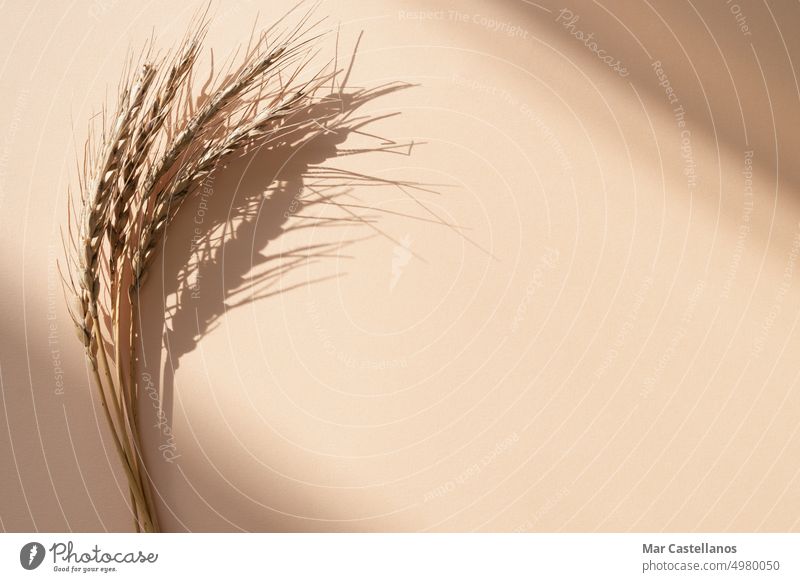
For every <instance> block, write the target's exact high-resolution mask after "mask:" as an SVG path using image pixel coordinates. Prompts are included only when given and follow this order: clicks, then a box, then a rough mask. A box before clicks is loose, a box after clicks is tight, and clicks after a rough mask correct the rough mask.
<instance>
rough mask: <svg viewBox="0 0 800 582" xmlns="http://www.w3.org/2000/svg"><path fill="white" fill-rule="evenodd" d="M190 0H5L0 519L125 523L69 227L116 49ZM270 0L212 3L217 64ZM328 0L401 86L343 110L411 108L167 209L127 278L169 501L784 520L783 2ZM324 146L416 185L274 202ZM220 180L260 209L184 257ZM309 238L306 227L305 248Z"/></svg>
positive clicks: (376, 66) (790, 447)
mask: <svg viewBox="0 0 800 582" xmlns="http://www.w3.org/2000/svg"><path fill="white" fill-rule="evenodd" d="M201 5H202V3H199V2H185V3H162V2H158V3H157V2H143V3H139V2H136V3H134V2H118V1H116V0H92V1H76V2H55V1H53V0H48V1H45V2H19V1H17V2H5V3H3V4H2V6H0V14H2V17H1V18H0V39H2V40H0V46H2V50H1V51H0V249H2V252H0V261H1V264H0V266H1V267H2V271H1V272H2V279H1V280H0V285H2V292H1V293H0V334H1V335H0V381H2V401H0V404H1V405H2V414H0V464H2V471H0V528H2V529H4V530H7V531H20V530H22V531H24V530H43V531H45V530H46V531H62V530H101V531H102V530H110V531H117V530H129V529H130V528H131V522H130V519H129V517H128V515H127V514H126V509H125V504H126V500H127V494H126V492H125V486H124V478H123V476H122V473H121V470H120V468H119V466H118V463H117V461H116V459H115V457H114V455H113V450H112V449H111V448H110V447H109V446H107V445H104V443H107V442H108V440H107V437H108V431H107V429H106V427H105V426H104V425H103V419H102V416H101V415H100V413H99V409H98V405H97V401H96V398H95V397H94V392H93V390H92V388H91V385H90V382H89V376H88V374H87V370H86V367H85V365H84V361H83V358H82V355H81V348H80V346H79V344H78V342H77V340H76V339H75V336H74V335H73V332H72V328H71V324H70V322H69V319H68V318H67V316H66V312H65V309H64V305H63V300H62V295H61V290H60V287H59V284H58V273H57V271H56V260H57V259H58V258H59V257H60V254H61V246H60V238H59V228H60V227H61V225H62V224H63V222H64V218H65V208H66V198H65V195H66V189H67V186H68V184H70V183H72V184H74V183H75V149H76V148H75V143H78V144H80V143H82V140H83V138H84V136H85V132H86V125H87V122H88V119H89V118H90V116H91V115H92V114H93V113H94V112H96V111H97V110H98V108H99V106H100V105H101V104H102V103H103V101H104V99H105V98H106V96H107V95H113V93H114V89H115V87H116V82H117V79H118V78H119V75H120V73H121V70H122V64H123V62H124V60H125V58H126V55H127V51H128V50H129V47H130V46H131V45H134V46H141V44H142V43H143V42H144V40H146V39H147V38H148V37H150V35H151V34H153V35H154V36H155V38H156V39H157V44H158V45H159V46H162V47H166V46H169V45H170V44H171V43H173V42H174V41H175V40H176V39H178V38H179V37H180V36H181V34H182V33H183V31H184V29H185V26H186V24H187V22H188V21H189V18H190V17H191V15H192V14H193V13H194V12H195V11H196V10H197V9H198V7H199V6H201ZM290 5H291V3H289V2H282V1H281V2H266V1H244V0H239V1H232V2H219V3H218V4H215V6H214V7H213V9H212V12H213V13H214V14H215V16H214V18H213V23H212V26H211V30H210V34H209V39H208V46H209V47H211V48H213V49H214V58H215V63H217V64H218V63H220V62H222V61H223V60H224V57H225V56H227V55H229V54H230V51H231V50H233V49H234V48H235V47H236V46H237V44H240V43H243V42H246V40H247V37H248V36H249V33H250V30H251V28H252V25H253V21H254V18H255V17H256V15H257V14H260V19H261V21H262V22H264V23H269V22H270V21H271V20H272V19H274V18H275V17H276V16H278V15H280V14H282V13H283V11H284V10H285V9H286V8H288V7H289V6H290ZM562 10H566V11H568V12H565V11H562ZM318 13H319V14H320V15H325V16H327V17H328V20H327V23H326V24H325V25H324V26H327V27H328V28H331V29H334V30H335V29H336V28H337V27H338V29H339V55H340V56H341V57H342V58H343V59H345V60H346V59H347V58H349V55H350V53H351V51H352V49H353V46H354V43H355V41H356V39H357V36H358V34H359V32H360V31H363V32H364V35H363V38H362V40H361V44H360V47H359V51H358V55H357V58H356V61H355V64H354V67H353V71H352V75H351V78H350V84H351V85H353V86H360V87H375V86H378V85H380V84H382V83H386V82H390V81H405V82H407V83H410V84H413V86H412V87H409V88H406V89H404V90H400V91H395V92H392V93H389V94H387V95H384V96H381V97H379V98H376V99H374V100H371V101H370V102H369V103H367V104H365V105H364V107H363V108H362V109H361V110H359V112H358V114H359V115H365V116H371V117H379V116H384V115H389V114H392V113H399V114H398V115H394V116H388V117H386V118H383V119H380V120H377V121H375V122H374V123H373V124H371V125H370V126H369V127H368V129H367V131H368V132H369V133H370V134H375V135H378V136H380V137H381V138H386V139H387V140H394V141H396V142H398V143H405V142H411V141H413V142H414V146H413V147H412V148H411V149H410V152H406V153H408V155H402V154H397V153H394V154H393V153H387V152H368V153H362V154H359V155H355V156H347V157H343V156H341V155H339V156H337V150H338V151H339V153H340V154H341V153H342V152H341V150H342V149H344V148H349V147H356V148H376V147H378V146H380V144H381V142H380V140H378V139H376V138H370V137H368V136H365V135H358V134H349V135H342V136H339V137H341V138H342V139H341V140H340V139H335V138H333V137H332V138H331V139H328V140H326V141H325V142H324V143H318V144H312V145H310V146H309V147H308V148H306V149H305V150H303V151H301V152H300V153H299V154H298V155H297V156H296V157H294V158H291V159H288V160H281V161H280V163H276V162H275V160H270V159H268V158H266V159H265V158H264V157H263V156H262V157H260V158H259V157H258V156H256V158H254V159H252V160H249V161H248V162H247V163H241V162H240V163H236V164H231V166H230V167H228V168H227V169H226V170H224V171H221V172H220V173H219V175H218V176H217V177H216V178H215V181H214V185H213V188H212V189H211V191H210V192H209V193H208V195H207V196H206V199H205V200H202V199H200V198H197V199H194V200H193V201H192V202H190V203H189V205H188V206H187V208H186V211H185V213H184V216H183V218H182V220H181V221H179V223H177V224H176V228H175V231H174V234H173V235H171V237H170V239H169V240H168V243H167V248H165V249H164V250H163V251H162V253H161V254H160V255H159V259H158V260H157V264H156V266H155V269H154V274H153V276H152V277H151V279H150V280H149V281H148V285H147V288H146V292H145V293H144V296H143V298H142V301H143V305H144V307H143V309H145V310H146V311H147V313H148V315H147V325H146V329H145V336H146V340H147V342H148V351H147V358H148V360H147V362H146V364H145V365H143V366H142V368H141V370H140V372H141V374H142V377H143V378H144V380H143V381H144V382H145V384H146V386H145V388H146V390H145V391H144V393H143V395H142V401H141V406H142V410H143V411H144V413H143V417H144V418H143V428H144V430H145V433H146V434H145V437H146V439H145V440H146V449H147V451H146V453H147V458H148V462H149V466H150V468H151V470H152V473H153V479H154V482H155V484H156V487H157V491H158V496H159V499H160V504H159V513H160V516H161V520H162V522H163V525H164V526H165V528H166V529H167V530H170V531H185V530H190V531H218V530H223V531H239V530H246V531H420V530H422V531H472V530H483V531H596V530H597V531H628V530H634V531H661V530H665V531H683V530H689V531H694V530H698V531H796V530H797V529H799V528H800V479H799V478H798V472H799V470H800V464H798V459H799V458H800V434H798V427H800V423H799V422H798V420H800V390H798V388H797V387H798V371H799V370H800V368H798V364H797V362H798V354H800V335H798V334H797V333H796V326H797V322H798V315H799V314H800V311H798V308H800V273H798V268H799V267H798V265H797V259H798V254H799V253H800V164H798V163H797V161H796V159H795V157H796V156H797V152H798V146H800V137H799V136H800V131H798V129H800V125H799V124H800V115H798V111H799V109H798V108H799V107H800V86H799V85H798V79H797V64H798V62H800V38H799V37H798V36H797V35H796V33H795V32H796V31H795V28H796V26H794V25H795V24H796V23H797V22H798V21H800V6H798V4H797V3H796V2H789V1H786V2H774V3H772V2H771V3H767V2H757V1H747V0H736V1H735V2H724V1H719V2H694V3H693V2H688V1H687V2H684V1H677V2H672V1H669V2H667V1H659V2H654V1H652V0H650V1H647V0H645V1H643V2H641V3H640V2H636V3H634V2H589V1H585V0H571V1H570V2H568V3H566V4H561V3H556V2H551V1H550V0H541V1H540V2H538V3H534V2H528V1H527V0H508V1H503V2H488V1H485V0H484V1H482V2H479V1H474V0H468V1H462V2H445V1H441V2H440V1H437V0H427V1H421V0H420V1H404V2H401V1H399V0H398V1H394V0H382V1H381V2H366V1H364V2H355V1H337V2H332V1H325V2H322V4H321V5H320V7H319V9H318ZM575 17H577V19H575ZM589 34H592V35H593V36H592V39H591V40H586V38H587V35H589ZM581 39H584V40H581ZM592 43H595V44H592ZM321 48H322V56H323V57H326V56H327V57H331V56H333V54H334V49H335V35H334V36H331V37H329V38H328V39H326V40H323V41H322V43H321ZM593 49H596V51H602V52H595V51H593ZM207 56H208V55H207ZM603 57H605V59H606V60H608V61H614V63H616V61H619V65H617V66H616V68H617V69H623V70H616V71H615V70H614V66H609V65H607V64H606V62H604V60H603ZM614 63H612V65H613V64H614ZM654 63H655V64H654ZM620 73H623V74H620ZM668 88H669V89H670V90H671V92H668ZM344 138H347V139H346V140H344ZM343 140H344V141H343ZM284 161H285V162H287V164H286V165H285V166H284V165H282V164H283V162H284ZM319 165H328V166H334V167H339V168H346V169H348V170H352V171H356V172H360V173H363V174H365V175H369V176H374V177H379V178H381V179H383V180H386V181H415V182H420V183H425V184H429V185H433V184H436V185H435V186H431V187H428V188H426V189H425V190H415V189H409V188H398V187H396V186H392V185H379V184H371V185H369V184H368V185H365V184H356V185H353V186H352V190H351V191H350V192H347V193H346V194H344V196H345V197H344V198H343V199H342V200H344V201H346V202H347V203H348V204H350V205H351V206H350V210H351V212H352V216H351V217H350V218H351V219H352V220H350V221H349V222H347V221H341V220H338V221H332V222H330V223H326V225H323V224H321V223H320V222H319V220H320V219H321V218H325V217H333V215H332V214H331V213H332V212H333V209H332V208H330V207H325V206H323V205H316V206H313V207H310V208H308V209H307V210H308V212H307V214H308V216H306V217H304V218H301V217H297V216H294V217H290V218H284V215H283V213H284V212H288V211H290V210H291V209H290V208H289V207H288V206H287V205H288V204H290V203H291V200H292V199H294V197H296V196H297V193H298V192H306V191H307V190H306V189H307V188H309V187H310V186H313V185H314V182H313V180H312V179H310V178H309V177H308V176H307V175H305V176H304V174H307V173H308V171H309V168H314V167H318V166H319ZM276 184H277V186H276ZM328 186H330V184H328ZM343 189H344V186H342V187H341V188H340V189H339V190H337V192H340V193H341V190H343ZM242 196H245V197H246V198H247V197H248V196H249V197H250V198H248V199H250V200H256V201H257V200H259V197H260V200H261V202H259V203H257V204H255V205H254V206H253V207H252V209H253V214H252V216H251V219H250V220H249V221H246V222H245V223H244V224H242V225H238V226H237V223H236V222H235V221H234V222H233V223H232V224H230V223H229V230H228V232H227V234H225V233H223V235H224V237H223V241H224V243H222V245H221V246H220V247H219V251H218V252H217V254H216V255H215V259H214V262H213V263H211V264H203V265H199V266H198V265H197V264H196V260H195V262H192V260H193V259H192V258H191V255H192V253H191V252H190V245H191V228H192V223H193V220H195V219H197V218H199V219H200V221H201V222H203V221H206V220H208V221H212V220H219V221H222V222H226V221H227V217H228V210H229V208H230V207H231V204H232V201H235V200H237V199H241V198H237V197H242ZM201 203H202V205H201ZM337 212H339V214H338V215H337V216H339V217H341V211H340V210H337ZM304 221H305V222H304ZM445 222H446V223H447V224H448V225H449V226H448V225H445V224H444V223H445ZM204 224H205V225H206V226H210V224H211V222H207V223H204ZM302 225H305V226H306V228H296V227H298V226H302ZM237 229H238V230H237ZM232 233H233V235H232ZM234 235H235V236H234ZM225 237H227V238H225ZM313 244H322V245H328V246H327V247H325V248H326V250H327V252H325V253H323V254H324V256H318V257H313V258H312V257H310V256H309V253H308V252H306V253H305V254H304V253H303V251H302V250H298V249H303V248H304V247H306V246H308V245H313ZM290 253H292V254H290ZM296 257H299V258H300V260H299V261H298V262H297V263H291V259H292V258H296ZM195 259H196V257H195ZM312 259H313V260H312ZM187 261H188V263H187ZM287 261H288V262H287ZM187 264H188V265H189V267H187V266H186V265H187ZM276 266H284V267H291V268H290V269H289V268H287V269H286V272H285V273H284V272H281V271H278V272H280V273H281V275H280V276H279V277H274V276H270V271H268V270H269V269H270V268H272V267H276ZM180 272H183V273H188V274H189V276H190V277H191V278H193V279H192V280H193V281H195V288H194V289H193V290H194V291H196V296H192V294H191V293H188V294H187V293H186V292H185V290H184V291H183V292H181V291H180V290H176V288H175V280H176V277H177V275H178V273H180ZM198 273H200V278H199V279H198V278H197V275H198ZM273 273H274V272H273ZM179 298H181V304H180V309H178V310H177V313H178V314H177V315H176V309H175V305H176V301H177V299H179ZM168 310H169V311H168ZM167 312H169V314H170V315H169V316H168V325H167V330H166V331H164V329H162V324H163V319H164V314H165V313H167ZM151 396H153V398H157V399H158V402H160V403H161V405H162V407H163V416H161V417H159V416H158V413H157V410H156V408H155V407H154V406H153V403H154V402H155V400H153V399H151V398H150V397H151ZM159 419H160V420H159Z"/></svg>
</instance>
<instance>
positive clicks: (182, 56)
mask: <svg viewBox="0 0 800 582" xmlns="http://www.w3.org/2000/svg"><path fill="white" fill-rule="evenodd" d="M310 20H311V13H310V12H308V13H306V14H305V15H303V16H302V17H301V18H300V19H299V23H298V24H297V25H296V26H295V27H294V28H291V29H289V30H287V31H286V32H284V33H282V34H280V35H277V34H276V33H275V32H274V31H273V30H272V29H269V30H268V31H266V32H264V33H262V34H261V35H260V36H259V37H258V38H257V39H255V40H254V41H253V40H252V39H251V44H250V46H249V47H248V50H247V51H246V52H245V54H244V57H243V58H242V59H241V62H240V63H239V65H238V66H237V67H236V68H235V70H234V68H233V67H232V66H231V67H229V68H228V70H227V71H226V72H225V74H218V76H217V79H218V80H217V82H216V87H215V88H214V89H213V90H212V91H211V92H210V93H209V96H208V97H206V99H205V100H204V101H202V102H200V103H195V98H194V97H193V87H192V77H193V75H192V74H193V72H195V69H196V67H197V63H198V57H199V55H200V50H201V47H202V44H203V40H204V37H205V32H206V23H207V21H206V20H205V17H204V16H203V17H200V18H198V19H196V21H195V22H194V23H193V24H192V26H191V28H190V33H189V34H188V35H187V37H186V38H185V39H184V41H183V42H182V43H181V44H180V45H179V46H178V47H177V49H176V50H175V51H173V52H172V53H169V54H167V55H166V56H164V57H160V58H151V51H150V50H149V49H148V50H145V51H143V53H142V54H141V55H140V56H139V57H138V58H136V59H132V60H131V63H130V64H129V67H128V72H127V73H126V74H125V75H124V76H123V81H122V83H121V84H120V87H119V98H118V100H117V103H116V107H115V110H114V113H113V114H109V113H108V112H107V111H105V110H104V111H103V115H102V121H101V122H100V123H101V127H100V129H99V131H98V132H92V131H91V129H90V136H89V138H88V140H87V143H86V146H85V151H84V161H83V166H82V167H81V168H80V171H79V174H80V179H79V184H80V185H79V196H78V197H77V200H74V199H73V196H72V195H70V201H69V204H68V206H69V210H68V214H69V216H68V229H67V231H68V232H67V236H66V237H65V243H64V246H65V265H66V268H64V269H62V276H63V280H64V284H65V291H66V294H67V296H68V303H69V312H70V315H71V317H72V319H73V321H74V323H75V326H76V330H77V333H78V337H79V338H80V339H81V341H82V342H83V345H84V348H85V351H86V357H87V361H88V365H89V368H90V371H91V375H92V378H93V381H94V383H95V384H96V387H97V390H98V395H99V398H100V403H101V406H102V408H103V411H104V415H105V418H106V421H107V423H108V426H109V428H110V430H111V433H112V440H113V444H114V448H115V450H116V452H117V454H118V456H119V458H120V461H121V463H122V467H123V470H124V472H125V476H126V478H127V481H128V488H129V490H130V491H129V493H130V500H131V512H132V514H133V518H134V524H135V528H136V530H137V531H142V532H156V531H160V526H159V521H158V515H157V511H156V504H155V499H154V495H153V490H152V488H151V483H150V479H149V476H148V473H147V470H146V466H145V463H144V458H143V456H142V451H141V438H140V434H139V429H138V427H137V417H138V415H137V394H138V387H139V386H138V385H139V383H138V381H137V374H136V361H137V342H138V341H140V340H139V290H140V288H141V287H142V285H143V284H144V282H145V279H146V277H147V270H148V267H149V265H150V263H151V262H152V260H153V256H154V255H155V253H156V251H157V248H158V245H159V243H160V242H161V241H163V239H164V235H165V232H166V231H167V229H168V228H169V225H170V223H171V221H172V220H173V218H174V217H175V215H176V213H177V212H178V211H179V210H180V208H181V205H182V203H183V202H184V200H186V199H187V197H189V196H191V194H192V193H193V192H195V191H196V190H197V189H198V188H199V187H200V185H201V184H202V183H203V180H205V179H206V178H207V177H208V176H209V174H210V173H211V172H213V170H214V169H215V168H216V167H217V166H218V165H219V164H220V163H221V162H223V161H224V160H225V158H226V157H228V156H231V155H234V154H237V153H242V152H244V151H246V150H247V149H248V148H249V147H250V146H251V145H253V144H255V143H259V144H262V143H265V142H269V141H270V140H271V139H273V138H278V137H279V136H280V135H281V132H282V131H283V130H284V125H285V124H286V123H287V122H286V120H287V119H289V118H291V116H292V114H294V113H296V112H298V111H300V110H302V109H304V108H306V107H308V106H309V105H311V104H312V103H313V102H314V99H315V94H316V93H317V91H318V90H319V89H320V88H321V87H322V86H323V85H324V84H325V83H326V82H327V81H330V80H331V78H332V77H333V76H335V75H336V71H332V72H329V73H325V72H316V73H306V69H307V68H308V66H309V64H310V62H311V58H312V54H311V48H312V46H313V43H314V41H315V40H316V39H317V38H318V36H312V34H311V31H312V30H314V29H315V27H316V26H317V23H311V22H310ZM186 111H191V113H190V114H186ZM75 206H77V208H75ZM125 331H127V333H124V332H125ZM126 351H127V354H126V353H125V352H126ZM123 354H125V355H123ZM126 368H127V370H126Z"/></svg>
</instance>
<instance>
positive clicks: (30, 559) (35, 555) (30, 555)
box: [19, 542, 45, 570]
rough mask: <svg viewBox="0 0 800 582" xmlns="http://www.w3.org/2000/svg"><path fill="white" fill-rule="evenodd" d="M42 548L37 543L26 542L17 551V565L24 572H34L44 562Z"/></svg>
mask: <svg viewBox="0 0 800 582" xmlns="http://www.w3.org/2000/svg"><path fill="white" fill-rule="evenodd" d="M44 554H45V551H44V546H43V545H42V544H40V543H39V542H28V543H27V544H25V545H24V546H22V549H21V550H20V551H19V563H20V564H22V567H23V568H25V569H26V570H35V569H36V568H38V567H39V566H41V564H42V562H43V561H44Z"/></svg>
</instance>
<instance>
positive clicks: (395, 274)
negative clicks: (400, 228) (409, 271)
mask: <svg viewBox="0 0 800 582" xmlns="http://www.w3.org/2000/svg"><path fill="white" fill-rule="evenodd" d="M412 242H414V241H413V240H412V238H411V235H410V234H406V235H405V236H404V237H403V238H402V239H401V240H400V244H396V245H394V247H393V248H392V278H391V280H390V281H389V291H394V288H395V286H397V283H398V281H400V277H401V276H402V274H403V270H404V269H405V268H406V265H408V263H409V262H411V257H413V256H414V253H412V252H411V243H412Z"/></svg>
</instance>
